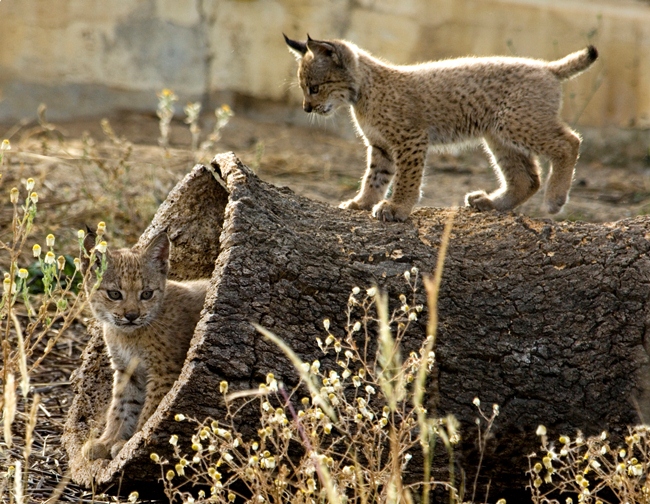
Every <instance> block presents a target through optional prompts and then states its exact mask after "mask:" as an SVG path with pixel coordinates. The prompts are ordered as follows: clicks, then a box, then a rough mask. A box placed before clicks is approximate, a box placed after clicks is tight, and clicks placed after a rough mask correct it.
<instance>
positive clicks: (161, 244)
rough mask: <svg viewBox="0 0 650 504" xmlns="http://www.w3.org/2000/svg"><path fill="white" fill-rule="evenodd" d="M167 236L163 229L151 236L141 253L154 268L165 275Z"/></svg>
mask: <svg viewBox="0 0 650 504" xmlns="http://www.w3.org/2000/svg"><path fill="white" fill-rule="evenodd" d="M169 247H170V243H169V237H168V236H167V233H165V232H164V231H163V232H162V233H160V234H157V235H156V236H154V237H153V238H152V240H151V241H150V242H149V245H147V248H146V250H145V251H144V252H143V255H144V256H145V257H146V259H147V261H148V262H150V263H151V264H153V265H154V266H155V268H156V269H157V270H158V271H160V272H161V273H163V274H164V275H166V274H167V273H168V272H169Z"/></svg>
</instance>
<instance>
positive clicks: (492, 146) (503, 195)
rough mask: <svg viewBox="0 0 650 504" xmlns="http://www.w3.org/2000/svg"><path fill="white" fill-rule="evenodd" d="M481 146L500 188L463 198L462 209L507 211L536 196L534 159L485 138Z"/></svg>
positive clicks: (473, 193)
mask: <svg viewBox="0 0 650 504" xmlns="http://www.w3.org/2000/svg"><path fill="white" fill-rule="evenodd" d="M484 145H485V150H486V151H487V152H488V154H489V155H490V157H491V158H492V167H493V169H494V171H495V173H496V174H497V176H498V178H499V181H500V182H501V187H499V189H497V190H496V191H494V192H492V193H490V194H487V193H486V192H485V191H475V192H471V193H468V194H466V195H465V204H466V205H469V206H471V207H474V208H476V209H477V210H493V209H494V210H511V209H513V208H515V207H517V206H519V205H521V204H522V203H523V202H524V201H526V200H527V199H528V198H530V197H531V196H532V195H533V194H535V193H536V192H537V190H538V189H539V187H540V184H541V182H540V176H539V173H540V169H539V163H538V162H537V158H536V157H535V155H533V154H532V153H524V152H522V151H521V150H518V149H516V148H514V147H513V146H511V145H508V144H507V143H505V142H503V141H500V140H497V139H494V138H486V139H485V142H484Z"/></svg>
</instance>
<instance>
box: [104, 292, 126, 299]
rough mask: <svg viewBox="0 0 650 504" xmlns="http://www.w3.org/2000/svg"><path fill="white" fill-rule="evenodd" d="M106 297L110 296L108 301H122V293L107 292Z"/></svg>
mask: <svg viewBox="0 0 650 504" xmlns="http://www.w3.org/2000/svg"><path fill="white" fill-rule="evenodd" d="M106 295H107V296H108V299H111V300H113V301H119V300H120V299H122V293H121V292H120V291H118V290H107V291H106Z"/></svg>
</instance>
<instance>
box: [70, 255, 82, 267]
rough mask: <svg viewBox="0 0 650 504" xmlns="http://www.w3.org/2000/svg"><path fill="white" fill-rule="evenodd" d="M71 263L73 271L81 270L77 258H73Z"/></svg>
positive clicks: (79, 261)
mask: <svg viewBox="0 0 650 504" xmlns="http://www.w3.org/2000/svg"><path fill="white" fill-rule="evenodd" d="M72 262H73V263H74V268H75V269H77V270H78V269H81V260H80V259H79V258H78V257H75V258H74V259H73V260H72Z"/></svg>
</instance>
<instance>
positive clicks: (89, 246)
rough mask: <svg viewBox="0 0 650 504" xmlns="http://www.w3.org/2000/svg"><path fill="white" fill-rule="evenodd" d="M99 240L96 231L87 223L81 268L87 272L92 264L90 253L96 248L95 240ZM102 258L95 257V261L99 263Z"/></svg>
mask: <svg viewBox="0 0 650 504" xmlns="http://www.w3.org/2000/svg"><path fill="white" fill-rule="evenodd" d="M96 241H97V235H96V234H95V231H93V230H92V228H91V227H90V226H88V225H87V224H86V236H84V242H83V246H84V250H83V251H82V252H81V270H82V271H83V272H84V273H85V272H86V271H87V270H88V267H89V266H90V255H91V254H92V252H93V248H95V242H96ZM100 261H101V259H100V257H99V256H96V257H95V262H96V264H97V265H99V263H100Z"/></svg>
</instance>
